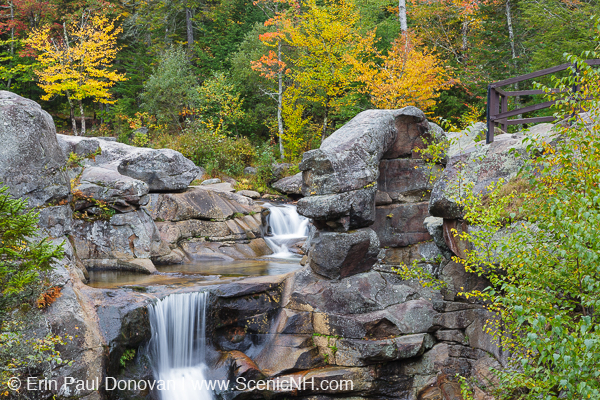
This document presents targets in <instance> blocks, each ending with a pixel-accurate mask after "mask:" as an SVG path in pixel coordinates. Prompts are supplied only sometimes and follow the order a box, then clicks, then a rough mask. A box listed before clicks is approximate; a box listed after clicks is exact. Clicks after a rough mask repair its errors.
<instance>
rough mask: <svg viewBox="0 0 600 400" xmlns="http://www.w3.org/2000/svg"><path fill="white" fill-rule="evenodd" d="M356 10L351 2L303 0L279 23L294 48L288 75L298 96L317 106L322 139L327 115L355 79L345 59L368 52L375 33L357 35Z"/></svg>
mask: <svg viewBox="0 0 600 400" xmlns="http://www.w3.org/2000/svg"><path fill="white" fill-rule="evenodd" d="M358 10H359V8H358V7H357V6H356V5H355V4H354V3H353V1H352V0H324V1H319V2H317V1H316V0H306V1H305V2H303V3H302V7H298V8H291V9H290V13H292V12H294V13H295V15H291V16H290V17H289V18H286V19H285V20H283V21H282V25H283V26H282V27H281V29H280V32H281V33H282V40H283V42H284V43H285V44H287V45H288V46H291V47H293V48H294V49H295V50H296V52H295V54H294V56H293V57H291V60H290V63H291V64H292V67H293V68H291V76H292V78H293V80H294V83H295V85H296V86H297V87H298V88H300V90H301V91H302V93H303V95H302V98H303V99H304V100H306V101H309V102H312V103H316V104H318V105H319V106H321V108H322V110H323V114H322V115H323V124H322V138H323V139H325V137H326V136H327V134H326V132H327V126H328V123H329V114H330V112H331V111H332V110H334V109H335V108H336V107H339V106H340V100H341V99H342V98H344V96H345V95H346V94H347V93H348V92H349V90H350V89H351V86H352V84H353V83H354V82H355V81H356V77H357V71H356V70H355V68H353V66H352V65H349V64H348V62H347V61H346V59H347V58H348V57H350V58H352V59H354V60H361V59H362V58H363V57H364V56H365V55H368V54H371V53H372V51H373V44H374V43H375V32H374V31H372V32H367V33H364V32H361V31H360V29H359V26H360V13H359V11H358Z"/></svg>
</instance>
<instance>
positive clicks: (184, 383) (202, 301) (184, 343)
mask: <svg viewBox="0 0 600 400" xmlns="http://www.w3.org/2000/svg"><path fill="white" fill-rule="evenodd" d="M207 302H208V293H207V292H203V293H182V294H172V295H170V296H167V297H165V298H164V299H162V300H159V301H158V302H157V303H155V304H152V305H150V306H149V307H148V311H149V317H150V327H151V330H152V338H151V340H150V352H151V356H152V366H153V369H154V378H155V379H156V380H162V381H164V382H170V385H169V386H168V388H167V390H161V391H160V392H159V393H160V397H161V399H162V400H188V399H189V400H192V399H194V400H211V399H212V393H211V392H210V391H209V390H207V388H206V386H198V385H199V384H201V383H202V382H204V381H205V379H206V378H205V377H206V369H207V367H206V364H205V359H206V334H205V333H206V332H205V331H206V304H207Z"/></svg>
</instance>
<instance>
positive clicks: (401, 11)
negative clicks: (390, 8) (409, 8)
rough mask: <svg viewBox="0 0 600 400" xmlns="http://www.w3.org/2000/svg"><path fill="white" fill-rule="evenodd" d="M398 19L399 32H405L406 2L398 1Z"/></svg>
mask: <svg viewBox="0 0 600 400" xmlns="http://www.w3.org/2000/svg"><path fill="white" fill-rule="evenodd" d="M398 19H399V20H400V30H402V32H406V30H407V29H408V24H407V22H406V0H398Z"/></svg>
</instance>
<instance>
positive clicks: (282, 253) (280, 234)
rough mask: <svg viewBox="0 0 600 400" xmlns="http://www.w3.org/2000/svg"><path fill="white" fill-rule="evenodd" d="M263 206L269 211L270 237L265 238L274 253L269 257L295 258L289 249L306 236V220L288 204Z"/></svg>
mask: <svg viewBox="0 0 600 400" xmlns="http://www.w3.org/2000/svg"><path fill="white" fill-rule="evenodd" d="M264 206H265V207H268V208H269V211H271V212H270V213H269V216H268V217H267V222H268V224H269V227H270V233H271V236H265V241H266V242H267V245H269V247H270V248H271V250H273V253H274V254H273V255H272V256H271V257H278V258H289V257H297V255H296V254H294V253H292V252H291V251H290V250H289V247H290V246H292V245H293V244H294V243H296V242H298V241H299V240H301V239H303V238H305V237H306V236H307V235H308V222H309V220H308V218H305V217H303V216H301V215H300V214H298V212H297V211H296V206H293V205H290V204H284V205H277V206H274V205H272V204H269V203H265V204H264Z"/></svg>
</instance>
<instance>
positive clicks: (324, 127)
mask: <svg viewBox="0 0 600 400" xmlns="http://www.w3.org/2000/svg"><path fill="white" fill-rule="evenodd" d="M328 114H329V99H327V102H326V103H325V117H324V118H323V132H321V144H322V143H323V141H324V140H325V139H326V138H327V123H328V121H327V117H328Z"/></svg>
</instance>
